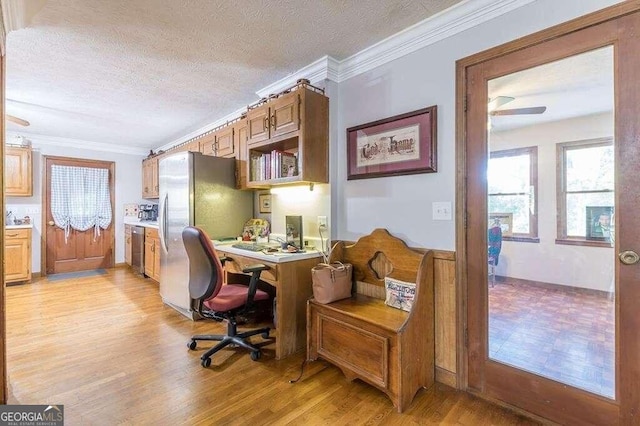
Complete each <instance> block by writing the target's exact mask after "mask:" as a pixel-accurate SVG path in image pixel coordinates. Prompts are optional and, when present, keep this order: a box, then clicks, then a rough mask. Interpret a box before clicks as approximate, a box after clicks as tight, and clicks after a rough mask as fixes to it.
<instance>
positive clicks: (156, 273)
mask: <svg viewBox="0 0 640 426" xmlns="http://www.w3.org/2000/svg"><path fill="white" fill-rule="evenodd" d="M153 247H154V249H153V254H154V256H153V275H152V276H151V278H153V279H154V280H156V281H158V282H160V254H161V253H162V250H160V240H159V239H154V240H153Z"/></svg>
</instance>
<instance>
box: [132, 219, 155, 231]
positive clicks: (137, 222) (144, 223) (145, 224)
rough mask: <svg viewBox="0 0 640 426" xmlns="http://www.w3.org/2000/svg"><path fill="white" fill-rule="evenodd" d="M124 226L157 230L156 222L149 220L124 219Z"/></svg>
mask: <svg viewBox="0 0 640 426" xmlns="http://www.w3.org/2000/svg"><path fill="white" fill-rule="evenodd" d="M124 224H125V225H131V226H142V227H145V228H153V229H158V222H152V221H150V220H139V219H138V218H128V217H125V218H124Z"/></svg>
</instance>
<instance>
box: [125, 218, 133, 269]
mask: <svg viewBox="0 0 640 426" xmlns="http://www.w3.org/2000/svg"><path fill="white" fill-rule="evenodd" d="M131 260H132V253H131V225H125V226H124V262H125V263H126V264H127V265H129V266H131V263H132V262H131Z"/></svg>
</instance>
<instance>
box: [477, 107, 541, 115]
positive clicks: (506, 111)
mask: <svg viewBox="0 0 640 426" xmlns="http://www.w3.org/2000/svg"><path fill="white" fill-rule="evenodd" d="M546 110H547V107H545V106H539V107H529V108H514V109H502V110H499V111H491V112H490V113H489V115H524V114H542V113H543V112H545V111H546Z"/></svg>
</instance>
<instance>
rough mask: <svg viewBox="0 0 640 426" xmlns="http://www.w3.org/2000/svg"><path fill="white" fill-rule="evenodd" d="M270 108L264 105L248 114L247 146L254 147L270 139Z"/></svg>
mask: <svg viewBox="0 0 640 426" xmlns="http://www.w3.org/2000/svg"><path fill="white" fill-rule="evenodd" d="M269 113H270V108H269V105H268V104H267V105H263V106H261V107H258V108H254V109H252V110H250V111H249V112H247V126H248V127H247V145H253V144H255V143H258V142H263V141H266V140H267V139H269V138H270V137H271V136H270V128H271V126H270V125H269V119H270V114H269Z"/></svg>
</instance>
